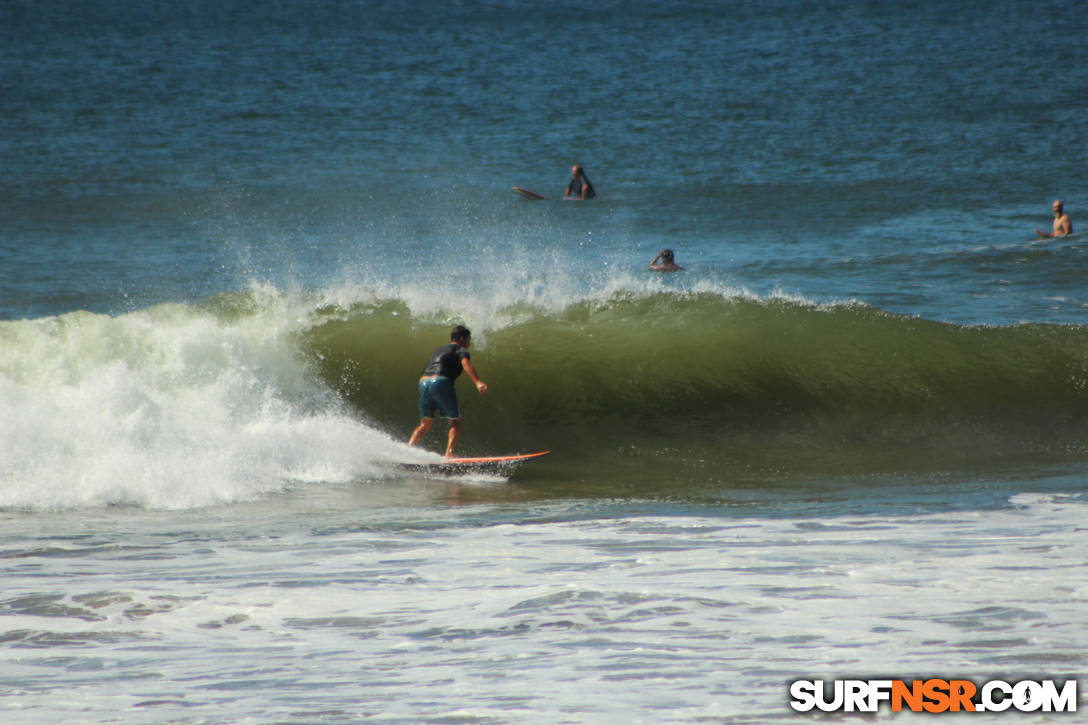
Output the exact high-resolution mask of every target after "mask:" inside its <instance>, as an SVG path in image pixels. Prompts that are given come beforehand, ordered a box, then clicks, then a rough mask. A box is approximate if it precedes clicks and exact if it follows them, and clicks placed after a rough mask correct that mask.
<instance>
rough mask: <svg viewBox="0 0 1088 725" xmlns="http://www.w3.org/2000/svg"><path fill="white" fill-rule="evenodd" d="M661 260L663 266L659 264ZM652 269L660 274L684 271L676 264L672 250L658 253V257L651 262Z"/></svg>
mask: <svg viewBox="0 0 1088 725" xmlns="http://www.w3.org/2000/svg"><path fill="white" fill-rule="evenodd" d="M659 260H660V262H661V264H658V261H659ZM650 269H653V270H656V271H658V272H675V271H677V270H678V269H683V267H681V266H680V265H679V264H677V263H676V256H675V255H674V254H673V252H672V250H671V249H662V250H661V251H660V252H658V253H657V256H656V257H654V258H653V259H652V260H650Z"/></svg>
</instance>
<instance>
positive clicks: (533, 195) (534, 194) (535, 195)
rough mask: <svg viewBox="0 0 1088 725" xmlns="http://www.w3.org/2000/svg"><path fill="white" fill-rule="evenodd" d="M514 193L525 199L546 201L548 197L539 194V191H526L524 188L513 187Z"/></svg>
mask: <svg viewBox="0 0 1088 725" xmlns="http://www.w3.org/2000/svg"><path fill="white" fill-rule="evenodd" d="M514 191H516V192H517V193H519V194H521V195H522V196H523V197H524V198H526V199H533V200H536V199H547V198H548V197H546V196H544V195H543V194H541V193H540V192H539V191H533V190H532V189H526V188H525V187H524V186H515V187H514Z"/></svg>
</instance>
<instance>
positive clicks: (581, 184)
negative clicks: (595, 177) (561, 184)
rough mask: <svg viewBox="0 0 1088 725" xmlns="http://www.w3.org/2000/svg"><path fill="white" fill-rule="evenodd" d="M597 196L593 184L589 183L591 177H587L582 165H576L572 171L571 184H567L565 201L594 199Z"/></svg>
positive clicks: (564, 195)
mask: <svg viewBox="0 0 1088 725" xmlns="http://www.w3.org/2000/svg"><path fill="white" fill-rule="evenodd" d="M595 196H597V192H596V191H594V190H593V184H591V183H589V177H588V176H586V170H585V169H583V168H582V165H581V164H575V165H574V166H572V167H571V170H570V183H569V184H567V192H566V193H565V194H563V198H564V199H578V200H585V199H592V198H593V197H595Z"/></svg>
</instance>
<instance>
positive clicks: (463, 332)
mask: <svg viewBox="0 0 1088 725" xmlns="http://www.w3.org/2000/svg"><path fill="white" fill-rule="evenodd" d="M466 337H472V330H470V329H468V328H467V327H465V326H464V325H458V326H457V327H455V328H453V329H452V330H450V342H454V341H455V340H462V339H464V338H466Z"/></svg>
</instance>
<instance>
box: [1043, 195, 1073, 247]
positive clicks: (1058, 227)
mask: <svg viewBox="0 0 1088 725" xmlns="http://www.w3.org/2000/svg"><path fill="white" fill-rule="evenodd" d="M1051 208H1052V209H1053V210H1054V233H1053V234H1047V233H1046V232H1044V231H1043V230H1042V229H1036V230H1035V233H1036V234H1038V235H1039V236H1040V237H1043V238H1044V239H1046V238H1048V237H1064V236H1065V235H1066V234H1072V233H1073V222H1072V221H1071V220H1070V219H1069V215H1068V214H1066V213H1065V209H1064V208H1062V200H1061V199H1058V200H1057V201H1055V202H1054V204H1053V205H1051Z"/></svg>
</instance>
